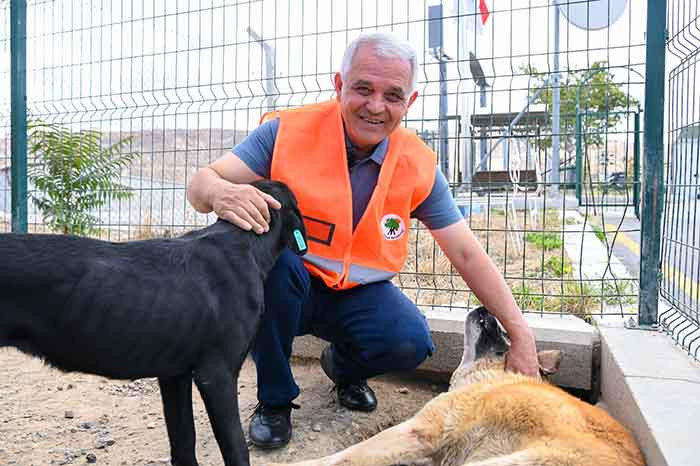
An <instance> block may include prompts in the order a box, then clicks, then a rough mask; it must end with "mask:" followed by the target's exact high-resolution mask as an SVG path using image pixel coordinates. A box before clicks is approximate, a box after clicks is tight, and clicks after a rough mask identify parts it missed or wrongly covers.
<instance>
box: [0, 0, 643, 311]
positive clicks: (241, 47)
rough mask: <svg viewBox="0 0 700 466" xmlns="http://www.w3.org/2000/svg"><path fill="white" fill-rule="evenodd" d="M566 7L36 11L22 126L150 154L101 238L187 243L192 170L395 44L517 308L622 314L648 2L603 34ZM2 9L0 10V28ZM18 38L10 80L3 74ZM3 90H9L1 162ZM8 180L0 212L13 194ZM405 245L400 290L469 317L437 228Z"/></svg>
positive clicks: (631, 296) (419, 110)
mask: <svg viewBox="0 0 700 466" xmlns="http://www.w3.org/2000/svg"><path fill="white" fill-rule="evenodd" d="M559 3H560V4H561V7H560V9H557V8H556V7H555V6H553V2H551V1H550V0H528V1H527V2H525V1H521V0H510V1H497V2H496V1H486V2H480V1H479V0H454V1H451V2H438V1H430V2H427V1H426V2H417V1H413V0H392V1H383V0H363V1H357V0H339V1H335V0H334V1H333V2H319V1H318V0H300V1H283V0H245V1H244V0H190V1H188V2H126V1H121V2H120V1H113V2H104V1H96V0H53V1H30V2H29V7H28V40H27V47H28V55H27V63H28V73H27V79H28V82H27V91H28V106H29V113H30V115H31V118H34V119H37V120H40V121H44V122H49V123H53V124H58V125H60V126H61V127H63V128H67V129H68V130H70V131H73V132H77V131H79V130H85V129H96V130H99V131H100V132H101V134H102V144H103V145H108V144H113V143H114V142H116V141H119V140H121V139H123V138H125V137H128V136H132V137H133V140H132V142H131V143H130V145H129V150H132V151H136V152H138V153H139V154H140V156H139V157H138V159H137V160H136V161H135V162H134V163H132V164H131V165H130V166H129V167H128V169H125V170H124V171H123V173H122V177H121V182H122V183H123V184H124V185H126V186H128V187H130V188H131V190H132V193H133V195H132V196H131V198H129V199H123V200H121V201H115V202H111V203H109V204H108V205H106V206H105V207H103V208H101V209H99V211H97V212H95V215H96V216H97V217H98V218H99V225H98V226H99V232H98V235H99V236H101V237H103V238H109V239H111V240H116V241H123V240H128V239H134V238H144V237H150V236H154V235H172V234H179V233H181V232H183V231H186V230H189V229H192V228H196V227H199V226H202V225H205V224H207V223H209V222H211V221H213V218H212V217H211V216H204V215H199V214H196V213H195V212H194V210H193V209H192V208H191V207H190V206H189V205H188V203H187V201H186V199H185V189H186V185H187V182H188V181H189V179H190V178H191V176H192V175H193V173H194V172H195V171H196V170H197V169H198V168H199V167H202V166H205V165H206V164H208V163H210V162H211V161H213V160H215V159H216V158H218V157H221V156H231V155H230V153H231V148H232V147H233V146H234V145H235V144H237V143H238V142H240V141H241V140H242V139H243V138H244V137H245V136H246V134H248V132H249V131H250V130H251V129H253V128H254V127H255V126H256V125H257V122H258V118H259V117H260V115H261V113H263V112H264V111H266V110H268V109H272V108H287V107H292V106H297V105H301V104H306V103H311V102H317V101H320V100H324V99H329V98H332V97H333V96H334V91H333V84H332V77H333V74H334V72H335V71H336V70H337V69H338V67H339V64H340V59H341V55H342V52H343V50H344V48H345V46H346V44H348V43H349V41H350V40H352V38H353V37H355V36H356V35H357V34H358V33H360V32H362V31H375V30H379V31H391V32H393V33H395V34H396V35H398V36H399V37H402V38H405V39H407V40H408V41H409V42H411V43H412V44H413V46H414V47H415V48H416V50H417V51H418V54H419V62H420V63H419V65H420V70H419V79H418V88H417V90H418V91H419V98H418V100H417V101H416V102H415V103H414V105H413V106H412V107H411V109H410V111H409V113H408V116H407V118H406V122H405V124H406V126H408V127H410V128H413V129H415V130H416V131H417V132H418V133H419V134H420V135H422V136H423V137H424V139H425V140H426V142H428V144H430V145H431V146H432V147H433V148H434V149H435V150H436V152H437V153H438V155H439V157H440V162H441V163H440V167H441V168H442V169H443V170H444V171H445V173H446V175H447V177H448V179H449V180H450V182H451V185H452V189H453V193H454V195H455V197H456V199H457V202H458V204H459V206H460V209H461V210H462V212H463V213H464V215H465V217H466V218H467V221H468V223H469V225H470V226H471V228H472V230H473V231H474V232H475V233H476V235H477V236H478V237H479V238H480V239H481V241H482V243H483V245H484V247H485V248H486V249H487V251H488V252H489V254H490V255H491V257H492V258H493V260H494V261H495V262H496V264H497V265H498V267H499V268H500V269H501V271H502V272H503V274H504V275H505V276H506V279H507V280H508V282H509V283H510V285H511V286H512V288H513V291H514V294H515V296H516V299H517V300H518V301H519V303H520V305H521V306H522V307H523V308H524V309H527V310H529V311H532V312H554V313H574V314H577V315H580V316H582V317H589V316H590V315H592V314H615V315H623V316H624V315H627V314H630V313H634V312H636V304H635V303H636V299H637V270H638V267H639V259H638V257H636V258H635V254H634V249H635V247H636V248H637V250H638V242H639V223H638V222H637V221H636V219H635V218H634V215H633V213H634V212H633V211H634V206H635V204H636V199H637V198H635V192H637V193H638V188H639V185H638V179H639V177H638V171H639V167H638V165H635V163H636V162H635V160H636V157H637V154H638V147H639V141H638V137H639V133H640V131H641V129H640V128H639V126H638V123H637V125H635V122H636V121H638V115H639V112H640V110H641V109H640V108H639V104H640V102H643V95H642V94H643V81H644V80H643V75H642V74H641V71H642V70H643V69H644V51H645V46H644V31H643V30H642V28H640V27H639V25H640V24H645V21H646V10H645V6H644V5H641V4H642V3H645V2H629V3H630V5H629V7H628V8H626V9H625V10H624V12H622V14H621V16H620V17H614V18H611V17H607V16H605V18H604V19H608V22H610V23H612V24H611V25H610V27H609V28H603V29H591V30H585V29H582V28H580V27H577V26H574V25H573V24H571V22H570V21H569V20H570V19H573V18H572V16H571V15H573V9H574V8H575V7H576V5H577V4H578V3H580V2H559ZM8 4H9V2H7V1H5V2H2V1H0V15H2V16H1V18H0V24H7V21H8V20H7V17H8V16H9V9H8ZM440 7H441V8H440ZM584 13H585V12H584ZM438 26H441V29H440V28H439V27H438ZM436 28H437V29H436ZM6 30H9V28H8V29H5V28H2V29H0V54H2V55H0V78H4V77H5V76H9V75H8V74H7V72H8V67H9V59H8V57H9V55H8V54H9V51H8V48H9V39H8V38H7V36H6V33H5V32H4V31H6ZM440 30H441V31H442V32H441V34H440ZM440 37H442V42H440ZM431 38H432V39H431ZM433 40H435V41H437V42H433ZM557 67H558V73H557ZM3 82H4V81H3ZM557 83H559V84H557ZM557 90H558V92H557ZM6 92H7V86H0V163H3V164H4V166H7V164H8V160H9V143H8V142H7V141H8V134H9V123H8V122H9V115H8V109H9V103H8V99H7V98H6V97H7V96H9V93H8V94H7V96H6V95H5V93H6ZM556 94H559V99H557V98H556V97H555V96H556ZM555 115H559V118H558V119H557V118H555ZM577 119H583V126H582V129H580V130H577V124H576V123H577ZM556 128H558V129H556ZM555 149H556V150H555ZM577 149H579V150H577ZM577 155H578V157H577ZM3 161H4V162H3ZM31 161H32V159H31V154H30V162H31ZM3 180H4V181H3ZM0 183H1V184H0V211H1V212H2V213H5V214H6V213H7V212H9V204H8V203H9V200H8V199H9V187H8V180H7V179H6V178H3V177H0ZM30 195H37V191H36V190H35V189H33V188H32V187H31V186H30ZM0 220H2V219H0ZM29 220H30V230H31V231H43V230H45V226H44V221H43V219H42V218H41V216H40V215H39V212H38V211H37V209H36V208H35V207H34V205H33V204H32V205H30V219H29ZM0 228H6V226H0ZM411 234H412V235H413V242H412V255H411V257H410V259H409V262H408V264H407V265H406V267H405V269H404V272H403V273H402V274H401V275H400V276H399V277H398V278H397V283H398V284H399V285H400V286H401V287H403V289H404V290H405V291H406V292H407V293H408V294H409V295H410V296H411V297H413V298H414V299H416V300H417V301H418V303H419V304H421V305H423V306H435V307H445V308H455V307H466V306H469V305H474V304H475V303H476V300H475V298H474V297H473V296H471V293H470V292H469V291H468V288H467V287H466V285H464V284H463V282H462V280H461V278H459V277H458V276H457V275H456V274H455V271H454V270H453V269H452V268H451V267H450V265H449V263H448V261H447V260H446V258H445V257H444V256H443V255H442V253H441V252H440V251H439V250H438V248H437V246H436V245H435V243H434V242H433V240H432V237H431V236H430V235H429V233H428V232H427V231H426V230H425V229H424V228H422V227H420V226H417V225H416V226H414V227H413V228H412V230H411Z"/></svg>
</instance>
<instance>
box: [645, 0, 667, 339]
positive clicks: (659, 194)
mask: <svg viewBox="0 0 700 466" xmlns="http://www.w3.org/2000/svg"><path fill="white" fill-rule="evenodd" d="M665 21H666V0H647V47H646V81H645V86H644V215H643V216H642V247H641V254H640V261H639V326H640V327H653V326H654V325H655V324H656V323H657V322H658V316H659V274H660V265H661V262H660V256H661V254H660V252H661V251H660V250H661V213H662V211H663V186H664V179H663V169H664V83H665V79H666V76H665V73H666V67H665V64H666V29H665V24H666V23H665Z"/></svg>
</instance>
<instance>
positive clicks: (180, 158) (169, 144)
mask: <svg viewBox="0 0 700 466" xmlns="http://www.w3.org/2000/svg"><path fill="white" fill-rule="evenodd" d="M247 134H248V132H247V131H240V130H236V131H234V130H229V129H196V130H187V129H165V130H161V129H156V130H143V131H136V132H107V133H105V134H104V139H103V145H104V146H109V145H111V144H114V143H115V142H117V141H118V140H120V139H122V138H125V137H128V136H132V137H133V138H134V142H133V144H132V146H131V150H134V151H137V152H140V153H141V154H142V155H141V158H140V160H138V161H136V162H135V163H134V164H133V165H132V166H131V169H130V170H129V172H128V173H125V175H129V176H137V177H142V178H153V179H156V180H162V181H171V182H175V183H180V184H182V183H185V181H186V179H189V177H190V176H192V174H193V173H194V172H195V170H196V169H197V168H199V167H202V166H205V165H207V164H208V163H210V162H211V161H213V160H215V159H217V158H219V157H220V156H222V155H224V154H226V153H229V152H230V151H231V149H232V148H233V146H234V145H236V144H238V143H239V142H241V141H242V140H243V138H244V137H245V136H246V135H247ZM9 164H10V138H9V135H2V136H0V168H3V167H7V166H9Z"/></svg>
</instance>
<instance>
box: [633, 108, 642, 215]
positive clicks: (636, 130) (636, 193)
mask: <svg viewBox="0 0 700 466" xmlns="http://www.w3.org/2000/svg"><path fill="white" fill-rule="evenodd" d="M640 111H641V110H640V109H639V108H637V112H636V113H635V114H634V161H633V163H634V165H633V167H632V170H633V171H634V174H633V176H634V187H633V189H634V190H633V191H632V192H633V195H634V215H635V216H636V217H637V218H638V219H639V218H640V217H639V188H640V186H639V181H640V178H639V162H640V160H639V152H640V150H639V149H640V148H639V144H640V139H641V138H640V135H641V132H640V127H639V113H640Z"/></svg>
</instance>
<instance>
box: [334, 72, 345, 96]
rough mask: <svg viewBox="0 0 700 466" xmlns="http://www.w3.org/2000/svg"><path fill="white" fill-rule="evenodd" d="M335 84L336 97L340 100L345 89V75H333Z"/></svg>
mask: <svg viewBox="0 0 700 466" xmlns="http://www.w3.org/2000/svg"><path fill="white" fill-rule="evenodd" d="M333 85H334V87H335V98H336V100H338V101H340V93H341V91H342V90H343V77H342V76H340V73H336V74H335V76H333Z"/></svg>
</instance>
